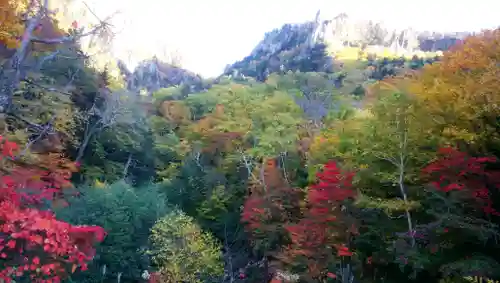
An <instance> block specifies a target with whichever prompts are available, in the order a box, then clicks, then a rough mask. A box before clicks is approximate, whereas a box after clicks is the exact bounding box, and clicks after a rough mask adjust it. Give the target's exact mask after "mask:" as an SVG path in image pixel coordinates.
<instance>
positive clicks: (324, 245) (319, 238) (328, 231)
mask: <svg viewBox="0 0 500 283" xmlns="http://www.w3.org/2000/svg"><path fill="white" fill-rule="evenodd" d="M353 177H354V173H353V172H341V170H340V169H339V167H338V165H337V164H336V163H335V162H329V163H327V164H326V165H325V168H324V170H323V172H320V173H318V174H317V178H318V180H319V182H318V184H316V185H314V186H311V188H310V189H309V191H308V200H309V209H308V211H306V212H305V213H304V217H303V218H302V219H301V220H300V221H299V222H298V223H297V224H295V225H288V226H287V227H286V229H287V230H288V231H289V233H290V237H291V245H289V246H288V247H286V248H285V250H284V256H285V257H287V258H289V259H291V261H294V260H295V259H296V258H297V257H302V258H303V259H305V260H306V261H307V265H308V266H309V272H310V273H311V274H312V275H313V276H318V275H320V274H321V273H323V271H324V270H325V268H326V267H325V266H322V264H325V263H327V262H328V261H329V260H328V259H329V258H330V257H331V256H332V251H336V252H337V256H338V257H349V256H352V252H351V251H350V250H349V248H348V247H347V246H346V245H345V244H344V243H345V241H346V240H347V239H348V238H349V235H350V234H352V233H353V231H352V229H351V228H352V227H353V225H352V224H351V225H349V223H348V222H349V221H348V217H347V216H346V215H345V214H344V212H343V211H342V206H343V203H344V201H345V200H347V199H349V198H355V197H356V190H355V189H354V186H353V184H352V181H353Z"/></svg>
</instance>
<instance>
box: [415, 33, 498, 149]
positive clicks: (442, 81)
mask: <svg viewBox="0 0 500 283" xmlns="http://www.w3.org/2000/svg"><path fill="white" fill-rule="evenodd" d="M499 46H500V29H497V30H494V31H486V32H484V33H483V34H481V35H478V36H473V37H469V38H467V39H466V40H465V41H464V42H463V43H462V44H459V45H457V46H456V47H455V48H453V49H452V50H451V51H448V52H446V53H445V54H444V56H443V58H442V61H441V62H438V63H434V64H432V65H428V66H426V67H425V68H424V69H423V70H422V72H421V73H420V74H419V75H418V76H416V78H414V79H412V80H411V84H410V92H411V93H414V94H416V95H417V97H418V98H419V100H420V101H421V102H422V103H423V104H425V105H426V109H427V111H428V113H427V114H428V115H429V116H431V117H433V120H434V122H435V126H436V128H441V129H444V130H445V131H446V132H445V134H446V135H449V136H450V138H452V139H455V140H462V141H466V142H471V141H473V140H477V141H478V142H479V141H480V140H481V139H482V138H481V137H484V138H485V139H487V136H488V135H489V136H490V137H489V139H491V135H493V136H495V137H497V138H498V133H496V134H495V132H496V130H495V126H494V123H496V117H498V116H499V115H500V107H499V106H500V95H499V94H500V48H499ZM478 139H479V140H478Z"/></svg>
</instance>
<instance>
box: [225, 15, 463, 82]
mask: <svg viewBox="0 0 500 283" xmlns="http://www.w3.org/2000/svg"><path fill="white" fill-rule="evenodd" d="M467 35H469V33H452V34H440V33H435V32H429V31H423V32H419V31H416V30H414V29H412V28H403V29H389V28H387V27H384V26H383V25H382V24H380V23H374V22H372V21H368V20H366V21H360V20H354V19H351V18H349V16H348V15H346V14H340V15H337V16H336V17H334V18H333V19H325V18H323V17H322V15H321V11H318V13H317V14H316V18H315V19H314V20H313V21H309V22H305V23H302V24H295V25H291V24H286V25H283V26H282V27H281V28H280V29H275V30H273V31H271V32H269V33H267V34H266V35H265V36H264V39H263V40H262V41H261V42H259V43H258V44H257V46H256V47H255V48H254V49H253V51H252V52H251V54H250V55H249V56H247V57H246V58H244V59H243V60H241V61H238V62H236V63H234V64H232V65H230V66H228V67H227V68H226V70H225V71H224V75H226V76H231V77H235V76H236V77H241V76H243V77H244V76H250V77H254V78H256V79H258V80H264V79H265V78H266V77H267V76H268V75H269V74H270V73H275V72H276V73H280V72H282V73H284V72H287V71H289V70H291V71H297V70H299V71H302V72H308V71H316V72H327V73H330V72H334V71H335V70H336V64H335V61H334V58H332V57H331V56H329V54H331V51H337V50H340V49H342V48H345V47H347V46H351V47H360V48H365V47H366V46H370V47H372V48H373V47H375V48H389V49H390V50H391V51H392V52H394V53H398V54H403V53H406V52H414V51H417V50H421V51H438V50H447V49H448V48H450V46H452V45H453V44H455V43H456V42H457V41H459V40H461V39H463V38H464V37H465V36H467Z"/></svg>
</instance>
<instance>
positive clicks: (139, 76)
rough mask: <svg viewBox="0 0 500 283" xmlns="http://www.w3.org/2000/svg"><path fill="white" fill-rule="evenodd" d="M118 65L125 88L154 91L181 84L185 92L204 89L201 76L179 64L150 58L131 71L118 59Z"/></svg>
mask: <svg viewBox="0 0 500 283" xmlns="http://www.w3.org/2000/svg"><path fill="white" fill-rule="evenodd" d="M118 66H119V68H120V71H121V73H122V75H123V76H124V79H125V81H126V82H127V88H128V89H130V90H134V91H146V92H147V93H149V94H150V93H152V92H155V91H157V90H159V89H161V88H168V87H172V86H183V87H185V88H186V90H185V91H187V92H199V91H201V90H203V89H206V86H205V83H204V81H203V78H202V77H201V76H200V75H198V74H195V73H194V72H191V71H189V70H186V69H183V68H181V67H179V66H175V65H172V64H168V63H165V62H162V61H160V60H158V59H157V58H152V59H148V60H144V61H142V62H141V63H139V65H138V66H137V67H136V68H135V69H134V70H133V71H132V72H131V71H129V70H128V69H127V67H126V65H125V64H124V63H123V62H121V61H119V63H118Z"/></svg>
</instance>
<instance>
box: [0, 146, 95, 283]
mask: <svg viewBox="0 0 500 283" xmlns="http://www.w3.org/2000/svg"><path fill="white" fill-rule="evenodd" d="M0 142H1V151H2V152H1V156H2V162H3V163H4V164H5V163H9V165H10V166H4V169H3V171H4V172H2V174H1V176H0V186H1V187H0V266H1V268H0V279H3V280H5V282H10V280H11V279H12V278H15V277H27V278H30V279H31V281H32V282H60V281H61V279H62V278H64V276H65V275H66V274H68V273H72V272H75V271H76V269H81V270H86V269H87V262H88V261H90V260H92V258H93V256H94V249H93V247H92V246H93V244H94V243H95V242H100V241H102V240H103V239H104V236H105V232H104V230H103V229H102V228H101V227H95V226H73V225H71V224H69V223H66V222H62V221H59V220H57V219H56V218H55V215H54V214H53V213H52V212H51V211H50V210H46V209H45V210H44V209H43V208H44V207H46V206H47V205H48V204H50V203H51V202H53V201H56V200H57V199H60V198H61V196H62V190H63V189H64V188H67V187H68V186H69V185H70V183H69V178H70V177H71V172H72V171H73V170H74V169H75V166H69V167H68V166H66V167H63V166H61V165H62V164H57V163H56V164H53V165H52V166H43V167H42V168H35V167H23V166H20V165H18V164H16V163H15V161H14V160H13V159H14V153H15V152H16V151H17V149H18V146H17V144H15V143H13V142H10V141H8V140H6V139H4V138H1V137H0Z"/></svg>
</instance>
